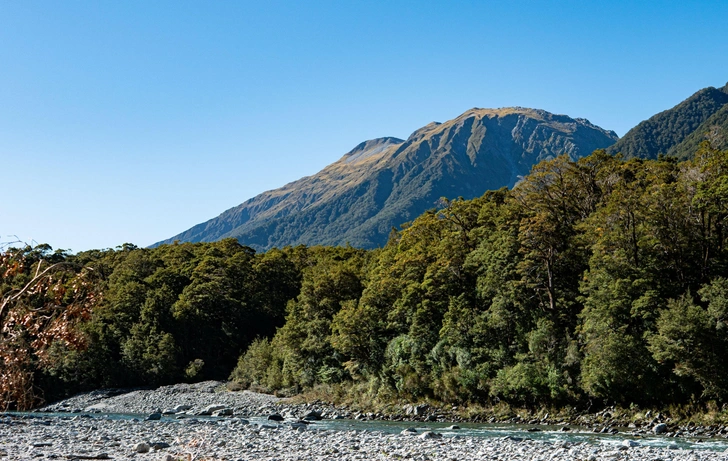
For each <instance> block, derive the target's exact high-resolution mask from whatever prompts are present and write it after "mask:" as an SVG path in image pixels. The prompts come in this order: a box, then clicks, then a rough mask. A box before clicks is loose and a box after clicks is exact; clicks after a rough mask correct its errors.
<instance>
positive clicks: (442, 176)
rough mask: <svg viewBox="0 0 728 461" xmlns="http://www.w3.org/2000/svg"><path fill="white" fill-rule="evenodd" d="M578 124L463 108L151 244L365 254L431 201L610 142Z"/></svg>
mask: <svg viewBox="0 0 728 461" xmlns="http://www.w3.org/2000/svg"><path fill="white" fill-rule="evenodd" d="M616 139H617V137H616V135H614V134H613V132H608V131H606V130H603V129H601V128H599V127H597V126H595V125H592V124H590V123H588V122H586V121H584V120H583V119H572V118H570V117H568V116H566V115H555V114H551V113H549V112H547V111H544V110H539V109H528V108H522V107H508V108H501V109H481V108H473V109H470V110H468V111H466V112H464V113H463V114H461V115H460V116H458V117H456V118H455V119H453V120H450V121H447V122H445V123H438V122H432V123H429V124H427V125H425V126H424V127H422V128H420V129H418V130H415V131H414V132H413V133H412V134H411V135H410V136H409V138H407V140H406V141H403V140H401V139H398V138H393V137H385V138H377V139H371V140H369V141H364V142H362V143H360V144H359V145H357V146H356V147H355V148H354V149H352V150H351V151H350V152H348V153H346V154H345V155H344V156H342V157H341V158H340V159H339V160H338V161H336V162H334V163H332V164H331V165H329V166H327V167H326V168H324V169H323V170H321V171H320V172H318V173H316V174H315V175H313V176H309V177H305V178H301V179H299V180H298V181H294V182H292V183H290V184H287V185H285V186H283V187H281V188H279V189H275V190H272V191H268V192H264V193H262V194H260V195H258V196H256V197H253V198H252V199H250V200H247V201H246V202H244V203H243V204H241V205H239V206H237V207H235V208H232V209H230V210H228V211H226V212H224V213H223V214H221V215H220V216H218V217H217V218H214V219H211V220H210V221H207V222H206V223H202V224H198V225H197V226H195V227H193V228H191V229H189V230H187V231H185V232H183V233H182V234H179V235H177V236H175V237H172V238H171V239H168V240H166V241H164V242H160V243H171V242H173V241H175V240H181V241H191V242H198V241H214V240H219V239H222V238H227V237H234V238H237V239H238V240H239V241H240V242H241V243H243V244H246V245H250V246H252V247H253V248H255V249H258V250H264V249H268V248H271V247H274V246H278V247H280V246H285V245H297V244H307V245H314V244H321V245H344V244H347V243H348V244H351V245H352V246H355V247H363V248H372V247H377V246H381V245H384V243H386V240H387V237H388V235H389V233H390V230H391V229H392V227H393V226H399V225H401V224H402V223H404V222H407V221H411V220H412V219H414V218H415V217H417V216H418V215H420V214H421V213H423V212H424V211H426V210H427V209H430V208H433V207H435V206H436V204H437V203H438V202H439V200H440V198H441V197H449V198H454V197H463V198H473V197H477V196H480V195H482V194H483V193H485V192H486V191H487V190H492V189H499V188H501V187H504V186H513V184H515V182H516V181H517V180H518V178H519V177H521V176H524V175H526V174H528V173H529V172H530V170H531V167H532V166H533V165H534V164H535V163H537V162H538V161H540V160H543V159H545V158H552V157H555V156H557V155H561V154H564V153H566V154H568V155H569V156H571V157H572V158H578V157H581V156H583V155H587V154H590V153H591V152H592V151H594V150H595V149H599V148H604V147H607V146H609V145H611V144H613V143H614V142H615V141H616Z"/></svg>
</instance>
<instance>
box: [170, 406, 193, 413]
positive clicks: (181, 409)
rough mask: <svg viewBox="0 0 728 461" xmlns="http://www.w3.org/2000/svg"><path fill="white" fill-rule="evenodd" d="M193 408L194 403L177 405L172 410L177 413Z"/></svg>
mask: <svg viewBox="0 0 728 461" xmlns="http://www.w3.org/2000/svg"><path fill="white" fill-rule="evenodd" d="M191 408H192V405H177V406H176V407H174V408H172V411H173V412H175V413H180V412H183V411H187V410H189V409H191Z"/></svg>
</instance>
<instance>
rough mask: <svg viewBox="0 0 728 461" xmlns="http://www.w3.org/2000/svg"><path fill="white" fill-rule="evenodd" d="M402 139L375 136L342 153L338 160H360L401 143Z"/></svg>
mask: <svg viewBox="0 0 728 461" xmlns="http://www.w3.org/2000/svg"><path fill="white" fill-rule="evenodd" d="M403 142H404V140H402V139H399V138H394V137H385V138H376V139H370V140H368V141H364V142H362V143H360V144H359V145H357V146H356V147H355V148H353V149H352V150H350V151H349V152H348V153H346V154H344V156H343V157H342V158H341V160H340V161H342V162H344V163H353V162H361V161H364V160H366V159H369V158H371V157H374V156H376V155H377V154H381V153H382V152H384V151H385V150H387V149H389V148H390V147H392V146H398V145H400V144H402V143H403Z"/></svg>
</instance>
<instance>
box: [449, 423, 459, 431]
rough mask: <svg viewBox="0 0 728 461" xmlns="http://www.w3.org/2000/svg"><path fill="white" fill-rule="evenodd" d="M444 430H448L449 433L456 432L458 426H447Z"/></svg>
mask: <svg viewBox="0 0 728 461" xmlns="http://www.w3.org/2000/svg"><path fill="white" fill-rule="evenodd" d="M445 429H449V430H451V431H456V430H458V429H460V426H457V425H455V424H453V425H452V426H448V427H446V428H445Z"/></svg>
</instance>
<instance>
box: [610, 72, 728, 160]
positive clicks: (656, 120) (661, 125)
mask: <svg viewBox="0 0 728 461" xmlns="http://www.w3.org/2000/svg"><path fill="white" fill-rule="evenodd" d="M726 104H728V84H727V85H726V86H724V87H723V88H713V87H709V88H704V89H702V90H700V91H698V92H697V93H695V94H694V95H692V96H690V97H689V98H688V99H686V100H684V101H683V102H681V103H680V104H678V105H676V106H675V107H673V108H672V109H669V110H666V111H663V112H660V113H659V114H657V115H654V116H653V117H650V118H649V119H647V120H645V121H644V122H642V123H640V124H639V125H637V126H636V127H634V128H632V129H631V130H629V132H627V134H625V135H624V137H623V138H622V139H620V140H619V141H618V142H617V143H616V144H614V145H613V146H611V147H610V148H609V149H607V152H609V153H610V154H616V153H618V152H621V153H622V155H624V157H625V158H633V157H640V158H651V159H654V158H657V156H658V155H660V154H665V155H672V156H676V157H680V158H688V157H689V156H690V155H692V153H694V152H695V150H696V148H697V146H698V144H700V142H701V141H703V140H705V139H706V134H707V133H710V132H711V131H712V132H714V133H719V134H720V133H723V134H724V137H728V123H726V122H727V121H728V112H727V111H728V108H727V107H726ZM716 147H717V146H716Z"/></svg>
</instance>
